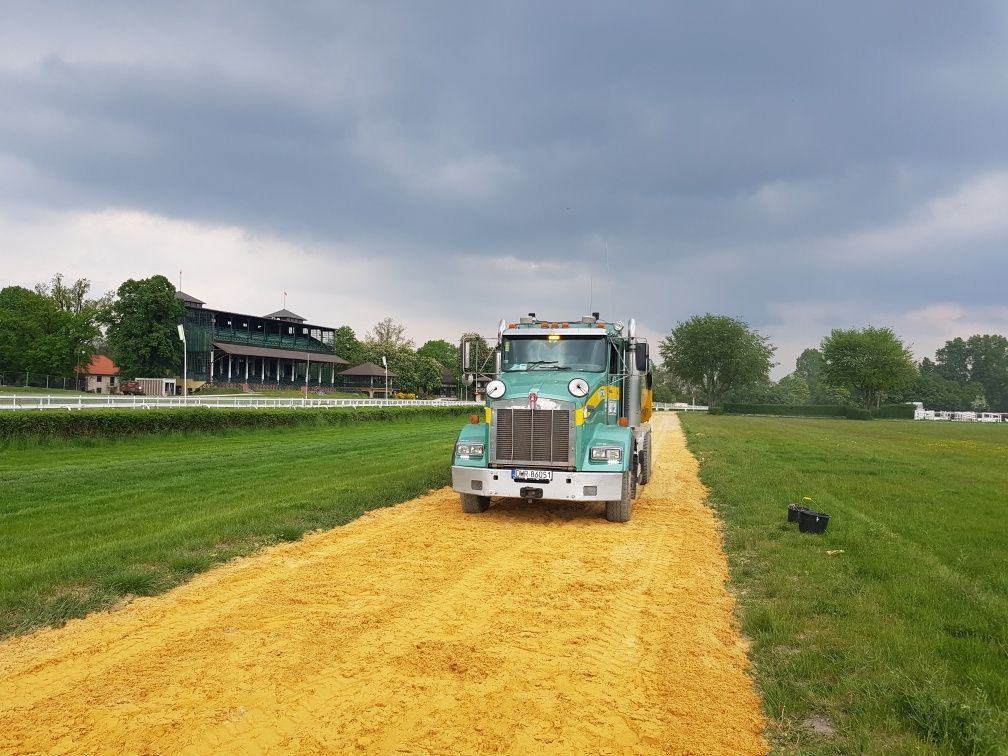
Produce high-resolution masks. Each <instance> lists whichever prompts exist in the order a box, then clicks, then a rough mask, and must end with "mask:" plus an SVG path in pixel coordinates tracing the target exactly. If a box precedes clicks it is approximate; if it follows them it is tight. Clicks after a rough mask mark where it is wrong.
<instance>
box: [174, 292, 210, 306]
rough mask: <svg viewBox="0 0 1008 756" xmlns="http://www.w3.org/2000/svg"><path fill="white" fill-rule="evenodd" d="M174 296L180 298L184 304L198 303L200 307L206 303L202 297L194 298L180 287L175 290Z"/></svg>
mask: <svg viewBox="0 0 1008 756" xmlns="http://www.w3.org/2000/svg"><path fill="white" fill-rule="evenodd" d="M175 298H176V299H181V300H182V301H183V302H185V303H186V304H193V305H200V306H201V307H202V306H203V305H205V304H206V302H204V301H203V300H202V299H196V297H194V296H193V295H192V294H186V293H185V292H184V291H182V290H181V289H179V290H178V291H176V292H175Z"/></svg>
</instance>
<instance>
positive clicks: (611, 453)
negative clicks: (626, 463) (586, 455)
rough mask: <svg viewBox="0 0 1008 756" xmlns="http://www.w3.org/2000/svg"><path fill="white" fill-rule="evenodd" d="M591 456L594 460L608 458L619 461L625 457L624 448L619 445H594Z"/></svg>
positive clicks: (600, 460)
mask: <svg viewBox="0 0 1008 756" xmlns="http://www.w3.org/2000/svg"><path fill="white" fill-rule="evenodd" d="M591 458H592V461H593V462H605V461H607V460H612V461H616V462H618V461H619V460H621V459H623V450H622V449H621V448H620V447H618V446H593V447H592V450H591Z"/></svg>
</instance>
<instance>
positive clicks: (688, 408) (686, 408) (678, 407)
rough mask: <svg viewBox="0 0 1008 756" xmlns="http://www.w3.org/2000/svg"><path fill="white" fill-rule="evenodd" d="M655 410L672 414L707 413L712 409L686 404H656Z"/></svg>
mask: <svg viewBox="0 0 1008 756" xmlns="http://www.w3.org/2000/svg"><path fill="white" fill-rule="evenodd" d="M654 408H655V409H656V410H668V411H671V412H706V411H707V410H708V409H710V408H709V407H708V406H707V405H705V404H686V402H655V403H654Z"/></svg>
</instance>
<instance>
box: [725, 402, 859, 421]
mask: <svg viewBox="0 0 1008 756" xmlns="http://www.w3.org/2000/svg"><path fill="white" fill-rule="evenodd" d="M722 409H723V411H724V412H725V413H726V414H728V415H778V416H787V417H846V418H847V419H849V420H871V419H872V416H871V413H870V412H868V410H864V409H860V408H858V407H846V406H843V405H839V404H726V405H724V407H723V408H722Z"/></svg>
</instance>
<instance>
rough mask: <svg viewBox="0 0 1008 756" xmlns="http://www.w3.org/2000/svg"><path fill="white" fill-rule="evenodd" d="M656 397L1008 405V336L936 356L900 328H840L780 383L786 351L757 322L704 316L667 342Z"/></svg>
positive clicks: (966, 342)
mask: <svg viewBox="0 0 1008 756" xmlns="http://www.w3.org/2000/svg"><path fill="white" fill-rule="evenodd" d="M659 350H660V353H661V356H662V359H663V360H664V364H663V365H662V366H661V367H660V368H657V369H656V371H655V372H656V375H655V400H656V401H703V402H706V403H708V404H710V405H715V404H720V403H724V402H743V403H754V404H794V405H797V404H833V405H836V404H839V405H850V406H862V407H865V408H871V407H878V406H880V405H881V404H882V403H883V402H887V403H902V402H911V401H917V402H923V404H924V406H925V407H928V408H931V409H944V410H974V411H981V410H992V411H995V412H1006V411H1008V338H1005V337H1004V336H1001V335H998V334H976V335H973V336H970V337H969V338H968V339H962V338H955V339H952V340H951V341H948V342H946V343H945V345H944V346H943V347H941V348H940V349H938V350H937V352H936V353H935V358H934V359H933V360H932V359H930V358H927V357H925V358H924V359H922V360H921V361H920V362H917V361H916V360H915V359H914V356H913V353H912V352H911V350H910V348H909V347H908V346H907V345H906V344H905V343H904V342H903V340H902V339H900V338H899V337H898V336H897V335H896V334H895V333H894V332H893V330H892V329H891V328H884V327H882V328H877V327H867V328H862V329H848V330H844V329H834V330H833V331H831V332H830V334H829V335H827V336H825V337H823V339H822V341H821V342H820V344H819V346H818V347H810V348H808V349H805V350H804V351H803V352H802V353H801V355H800V356H799V357H798V359H797V360H796V361H795V369H794V370H793V371H792V372H791V373H789V374H787V375H786V376H784V377H783V378H781V379H780V380H779V381H772V380H770V370H771V369H772V368H773V367H774V366H775V364H776V363H774V362H773V356H774V354H775V352H776V347H774V346H773V345H772V344H771V343H770V341H769V339H768V338H767V337H766V336H764V335H762V334H760V333H759V332H758V331H756V330H755V329H752V328H750V327H749V325H748V324H747V323H745V322H744V321H742V320H738V319H736V318H731V317H728V316H724V315H711V314H706V315H697V316H694V317H692V318H690V319H689V320H687V321H685V322H681V323H679V324H678V325H677V326H676V328H674V329H673V330H672V332H671V333H670V334H669V335H668V336H667V337H666V338H665V339H663V340H662V342H661V344H660V345H659Z"/></svg>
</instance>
